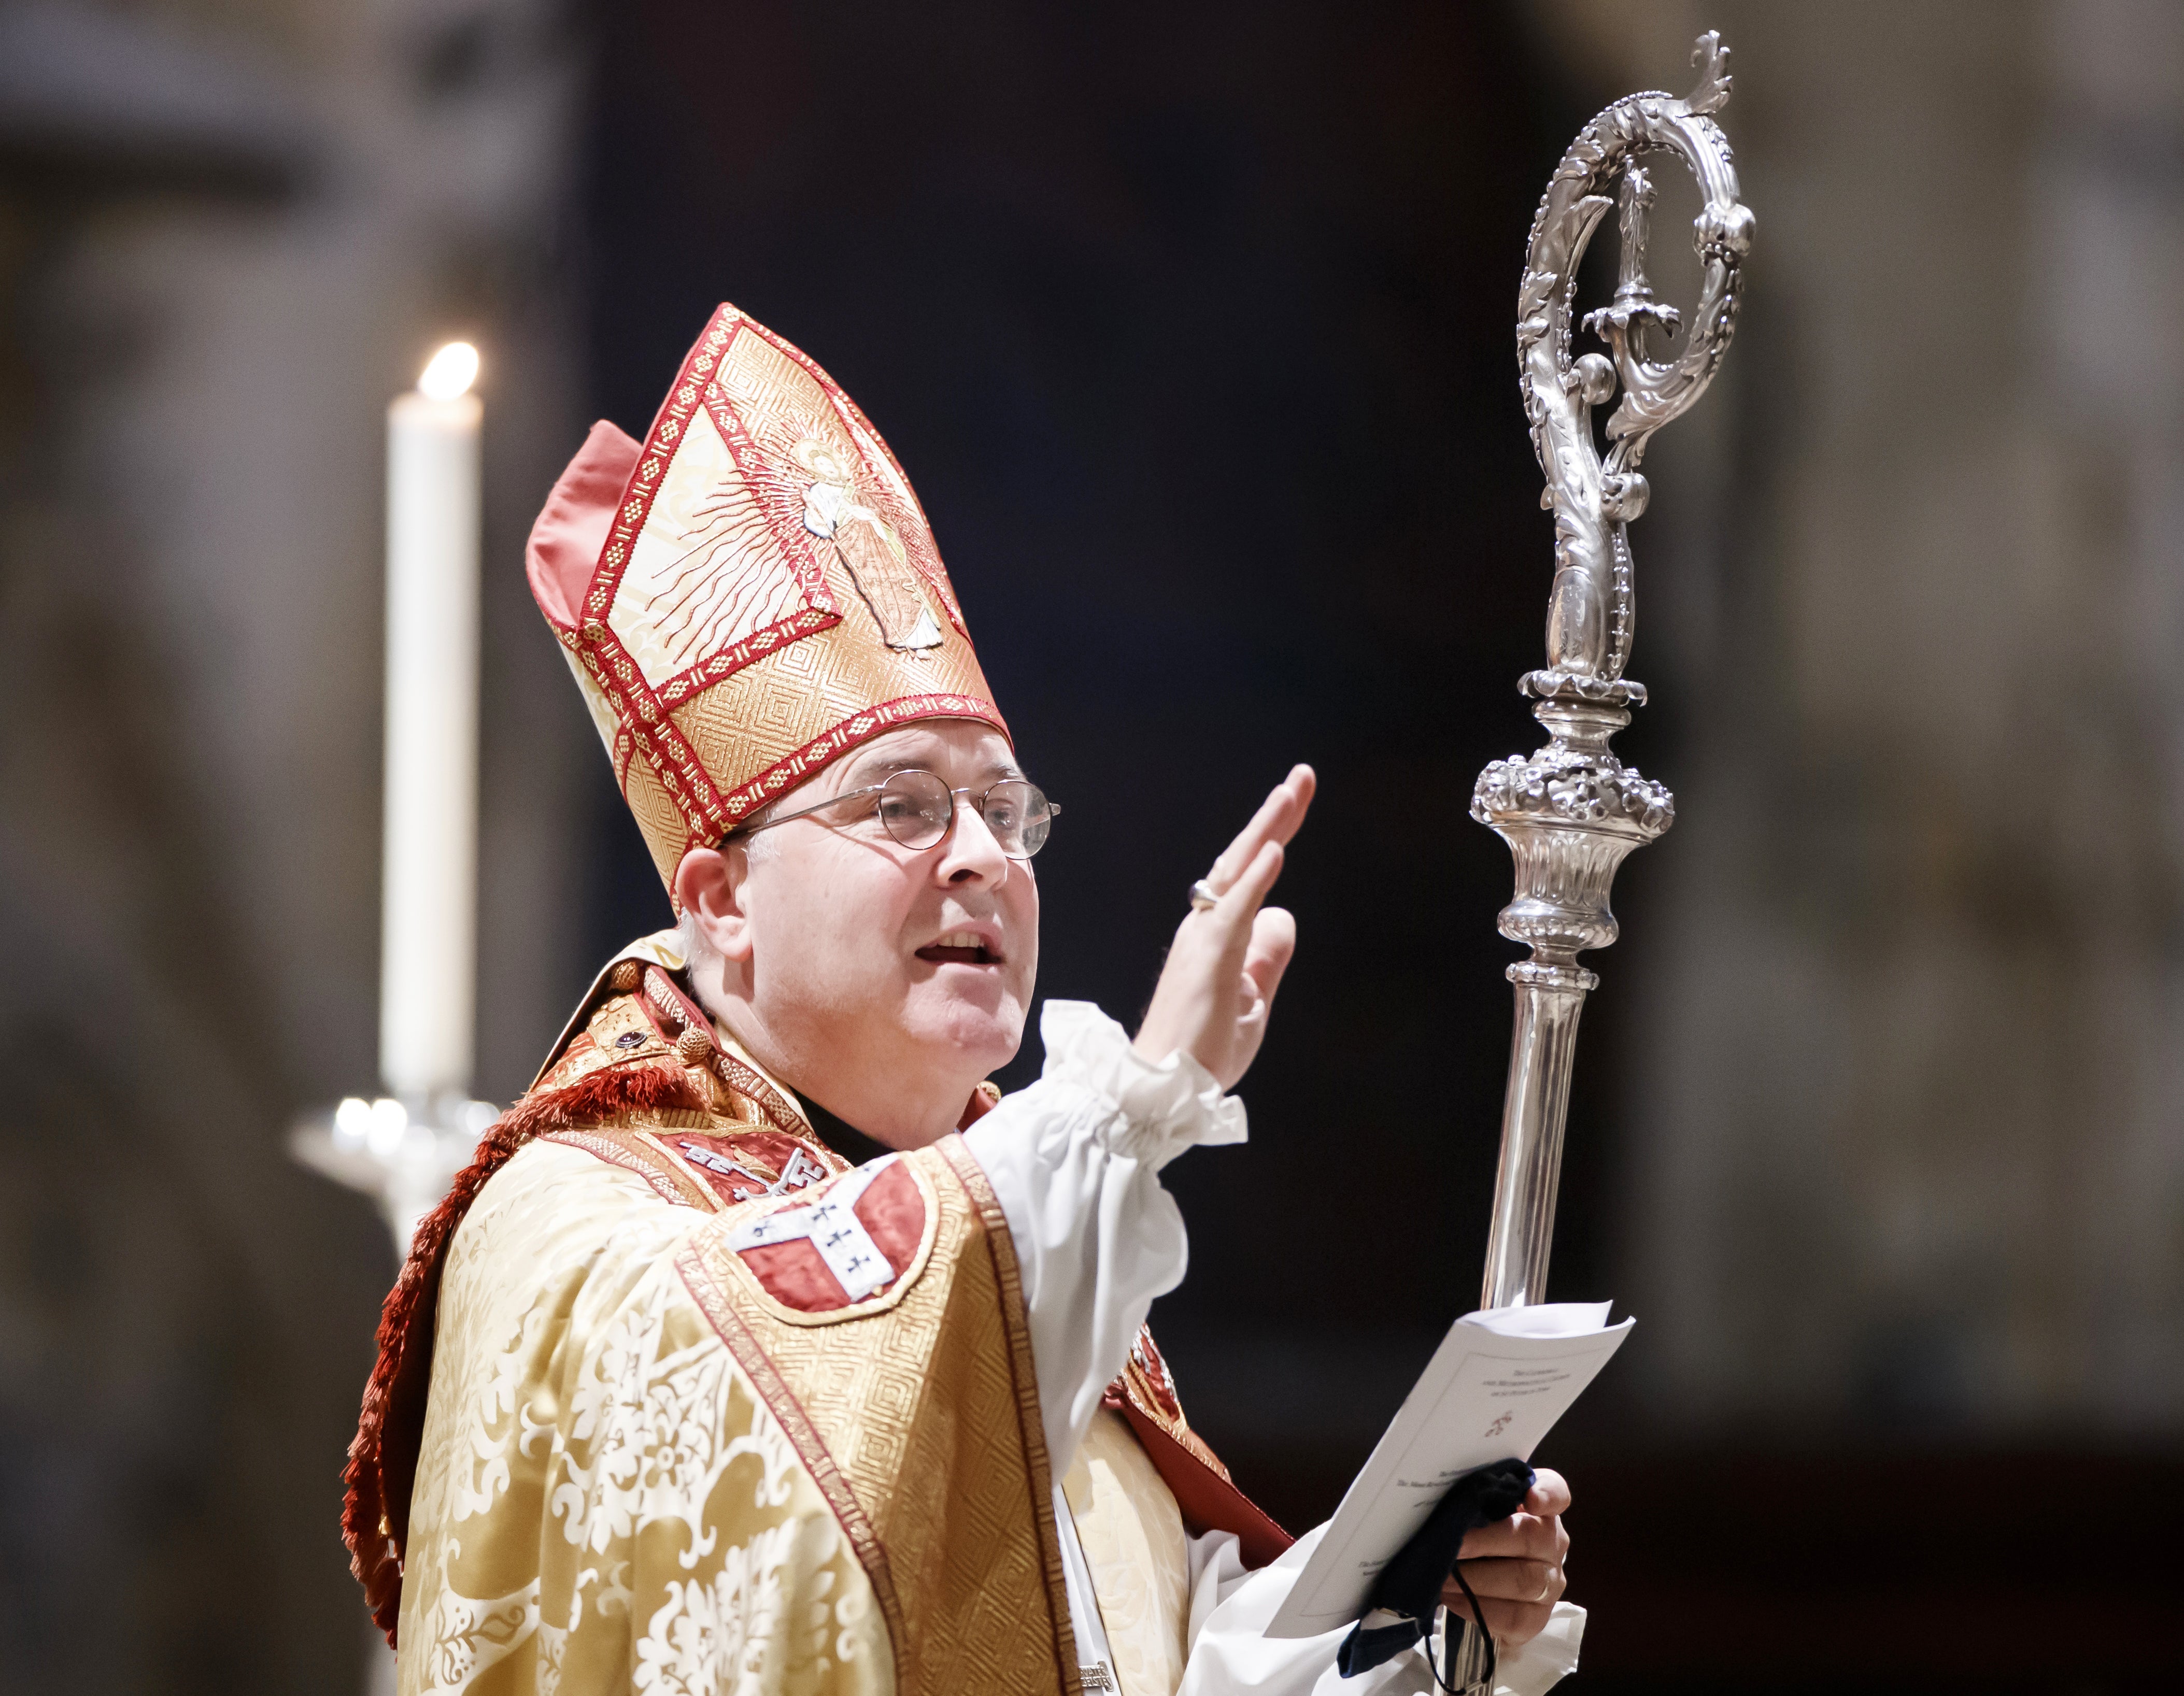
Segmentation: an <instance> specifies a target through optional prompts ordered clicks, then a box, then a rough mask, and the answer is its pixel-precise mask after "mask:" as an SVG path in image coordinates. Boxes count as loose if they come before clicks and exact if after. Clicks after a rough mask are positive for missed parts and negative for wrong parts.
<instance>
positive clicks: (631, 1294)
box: [398, 972, 1076, 1696]
mask: <svg viewBox="0 0 2184 1696" xmlns="http://www.w3.org/2000/svg"><path fill="white" fill-rule="evenodd" d="M646 979H647V982H646V984H645V987H646V988H647V989H648V990H651V989H654V988H657V989H659V990H660V991H662V992H664V993H661V994H660V995H658V996H657V997H656V998H654V999H655V1001H664V1002H666V1003H667V1004H669V1005H670V1006H673V1005H674V1004H675V1003H676V1002H677V1001H683V999H684V998H682V997H681V996H680V995H679V994H678V993H676V991H677V986H674V985H673V984H672V983H671V981H666V980H665V978H664V975H662V974H660V973H657V972H648V973H647V974H646ZM655 980H657V981H655ZM684 1004H685V1005H687V1002H685V1003H684ZM663 1024H665V1025H668V1026H671V1025H672V1020H663V1019H662V1018H661V1017H660V1015H659V1009H658V1007H657V1005H654V1004H648V1002H647V997H646V996H644V995H617V996H612V997H610V998H609V999H608V1000H607V1001H606V1002H605V1003H604V1004H603V1005H601V1006H600V1007H599V1009H597V1010H596V1011H595V1012H594V1013H593V1015H592V1016H591V1017H590V1019H589V1020H588V1021H586V1024H585V1028H584V1030H583V1031H582V1033H581V1034H580V1035H579V1036H578V1037H577V1040H576V1041H575V1042H573V1043H571V1045H570V1047H569V1048H568V1050H567V1051H566V1052H565V1055H564V1057H563V1059H561V1060H560V1061H558V1062H557V1063H556V1065H554V1067H552V1068H549V1072H548V1074H547V1075H546V1076H545V1077H543V1079H542V1080H541V1088H542V1089H543V1090H548V1091H550V1090H552V1089H554V1088H555V1087H564V1088H565V1087H569V1085H570V1084H571V1082H578V1081H582V1080H586V1079H589V1078H592V1077H593V1076H595V1075H596V1074H598V1073H599V1072H601V1071H602V1070H608V1069H627V1068H632V1067H637V1066H642V1065H647V1064H650V1065H655V1066H657V1065H660V1064H661V1063H662V1062H663V1061H665V1060H675V1061H679V1060H681V1059H682V1058H683V1056H684V1054H686V1053H688V1051H689V1050H691V1049H693V1048H695V1047H696V1046H697V1045H696V1044H695V1043H688V1042H686V1043H683V1047H682V1050H680V1051H677V1050H674V1049H673V1047H672V1045H671V1044H670V1043H668V1042H667V1041H666V1031H664V1030H662V1029H661V1028H660V1027H661V1026H662V1025H663ZM695 1028H697V1027H696V1026H694V1025H686V1026H684V1027H683V1032H682V1033H679V1034H687V1033H688V1031H690V1030H692V1029H695ZM709 1034H712V1035H714V1036H715V1037H716V1041H717V1033H710V1032H709ZM632 1038H634V1039H635V1040H633V1041H632V1040H631V1039H632ZM703 1061H704V1065H705V1070H708V1072H709V1073H710V1075H711V1079H712V1082H713V1083H714V1084H715V1085H716V1086H717V1085H718V1084H719V1083H720V1082H721V1079H722V1077H724V1076H736V1077H738V1081H739V1082H742V1083H743V1084H744V1085H745V1086H746V1087H748V1088H749V1090H750V1091H751V1093H748V1094H746V1093H743V1091H741V1090H736V1091H733V1092H729V1091H716V1095H715V1097H714V1098H713V1099H712V1100H711V1101H710V1104H709V1105H710V1108H712V1109H721V1110H697V1109H672V1108H671V1109H665V1110H661V1109H653V1110H649V1111H640V1112H636V1113H632V1114H627V1115H619V1117H620V1119H621V1122H613V1120H608V1121H606V1122H601V1123H598V1124H594V1125H591V1126H586V1127H584V1128H581V1129H570V1130H566V1131H561V1132H554V1133H551V1134H549V1135H546V1136H544V1137H540V1138H538V1139H537V1140H535V1141H533V1142H532V1143H529V1144H527V1145H526V1146H525V1147H524V1148H521V1150H520V1151H519V1152H518V1153H516V1154H515V1155H514V1156H513V1157H512V1158H510V1159H508V1160H507V1162H506V1164H505V1165H504V1166H502V1167H501V1168H500V1170H499V1171H498V1172H497V1173H495V1174H494V1175H493V1177H492V1179H491V1180H490V1182H487V1183H486V1185H485V1186H484V1187H483V1188H482V1190H480V1191H479V1193H478V1194H477V1196H476V1200H475V1202H474V1203H473V1204H471V1207H470V1208H469V1210H468V1213H467V1215H466V1216H465V1218H464V1220H463V1221H462V1223H461V1225H460V1227H459V1228H458V1229H456V1230H455V1232H454V1235H453V1237H452V1238H451V1239H450V1241H449V1243H448V1249H447V1253H446V1258H445V1260H444V1263H443V1267H442V1270H441V1274H440V1276H441V1283H440V1289H439V1297H438V1303H437V1328H436V1335H435V1337H434V1343H433V1348H434V1353H433V1359H432V1393H431V1398H430V1401H429V1404H428V1409H427V1412H426V1417H425V1420H424V1424H423V1430H422V1434H421V1443H420V1447H419V1454H418V1460H417V1466H416V1472H415V1485H414V1487H413V1490H412V1493H411V1495H410V1498H409V1514H408V1521H407V1525H408V1538H407V1546H406V1551H405V1555H406V1558H405V1560H404V1565H403V1569H402V1576H401V1599H400V1615H399V1632H398V1637H399V1645H400V1647H399V1654H400V1684H401V1688H402V1689H403V1690H404V1693H422V1692H428V1691H429V1692H457V1691H460V1692H476V1693H478V1696H488V1693H497V1692H511V1693H513V1692H532V1691H538V1692H552V1691H558V1690H561V1689H567V1690H571V1691H586V1692H591V1691H600V1690H619V1689H622V1688H630V1689H633V1690H637V1691H642V1692H648V1693H650V1692H658V1693H683V1692H690V1693H696V1692H701V1691H702V1692H709V1693H710V1692H715V1691H730V1690H734V1691H743V1690H749V1691H753V1692H767V1693H772V1692H776V1691H779V1692H797V1693H802V1692H843V1693H865V1692H872V1693H883V1692H888V1691H893V1690H898V1689H899V1690H902V1691H905V1692H907V1691H933V1692H942V1691H946V1692H979V1691H993V1692H1004V1691H1006V1692H1017V1691H1037V1690H1053V1691H1060V1690H1065V1689H1067V1690H1073V1689H1074V1688H1075V1685H1076V1680H1075V1659H1074V1652H1073V1647H1072V1645H1071V1642H1070V1632H1069V1624H1068V1610H1067V1599H1066V1597H1065V1595H1064V1593H1063V1590H1062V1586H1061V1568H1060V1563H1059V1556H1058V1551H1057V1548H1056V1541H1055V1528H1054V1524H1053V1519H1052V1512H1051V1507H1050V1502H1051V1493H1050V1483H1049V1475H1048V1472H1047V1468H1046V1459H1045V1451H1044V1439H1043V1437H1042V1436H1041V1431H1040V1424H1039V1407H1038V1398H1037V1389H1036V1385H1035V1382H1034V1379H1033V1376H1032V1365H1031V1358H1030V1352H1029V1344H1028V1337H1027V1333H1026V1332H1025V1329H1024V1326H1023V1314H1022V1296H1021V1293H1020V1291H1019V1290H1018V1289H1017V1287H1016V1285H1015V1276H1016V1274H1015V1264H1014V1259H1013V1253H1012V1250H1011V1245H1010V1241H1009V1237H1008V1232H1007V1228H1006V1223H1005V1222H1004V1221H1002V1219H1001V1217H1000V1211H999V1208H998V1205H997V1204H996V1203H995V1200H994V1198H993V1196H992V1194H991V1192H990V1190H989V1189H988V1187H987V1186H986V1184H985V1181H984V1177H983V1173H982V1172H981V1171H979V1169H978V1165H977V1163H976V1161H975V1160H974V1159H972V1158H971V1156H970V1155H969V1154H968V1153H967V1150H966V1149H965V1148H963V1146H962V1144H961V1140H960V1139H959V1138H955V1137H950V1138H949V1139H946V1140H945V1141H944V1142H943V1143H940V1144H938V1145H935V1146H934V1147H933V1148H928V1149H922V1150H919V1151H917V1152H916V1153H914V1154H907V1155H904V1156H901V1157H899V1159H897V1160H895V1161H893V1162H890V1163H889V1167H890V1168H891V1171H890V1172H889V1175H888V1176H890V1177H895V1178H896V1179H897V1182H894V1191H895V1192H896V1193H895V1195H894V1200H893V1202H892V1203H891V1205H892V1208H893V1213H894V1218H893V1221H892V1223H890V1222H889V1220H888V1219H887V1218H886V1217H884V1216H882V1215H874V1218H875V1219H877V1222H876V1223H871V1225H870V1232H871V1239H872V1242H873V1243H875V1244H877V1245H880V1246H883V1247H884V1248H886V1249H887V1250H889V1254H890V1256H891V1265H890V1269H891V1270H892V1271H894V1273H895V1274H896V1275H895V1276H893V1277H892V1278H890V1279H889V1280H888V1281H887V1282H885V1283H884V1284H883V1285H882V1286H880V1287H877V1289H876V1290H874V1291H873V1292H872V1293H861V1294H859V1295H858V1296H857V1298H855V1299H851V1300H846V1301H844V1300H842V1299H841V1298H842V1297H844V1295H845V1294H847V1293H848V1292H847V1291H846V1290H845V1289H844V1287H843V1286H842V1285H841V1284H840V1283H839V1282H835V1283H833V1285H832V1286H831V1287H827V1288H826V1289H823V1290H821V1291H819V1292H818V1293H816V1295H815V1293H814V1292H815V1285H824V1284H825V1282H826V1274H825V1272H824V1271H823V1269H822V1264H823V1263H822V1262H821V1261H820V1260H819V1259H818V1257H817V1256H816V1254H814V1253H812V1252H811V1251H810V1250H809V1249H808V1248H806V1252H805V1258H804V1263H803V1264H802V1265H794V1264H787V1265H784V1263H783V1261H782V1259H780V1256H779V1252H778V1248H775V1249H774V1250H773V1251H772V1253H773V1254H774V1258H773V1259H770V1260H769V1259H766V1258H765V1255H766V1252H768V1251H766V1249H764V1248H751V1249H745V1250H739V1249H738V1247H737V1244H738V1242H739V1241H740V1240H741V1238H740V1237H739V1235H738V1233H739V1232H748V1231H749V1227H750V1226H751V1224H752V1223H753V1221H756V1220H759V1219H762V1218H764V1217H765V1216H766V1215H769V1214H782V1215H796V1214H797V1211H798V1209H804V1210H805V1212H809V1211H810V1209H811V1205H812V1204H813V1202H814V1200H815V1198H816V1199H817V1200H820V1201H822V1202H823V1201H824V1200H825V1198H827V1193H828V1192H829V1190H830V1189H833V1188H834V1187H837V1186H838V1183H839V1182H841V1181H842V1180H843V1179H844V1176H845V1174H844V1163H843V1162H842V1161H841V1160H840V1159H838V1157H836V1156H834V1155H833V1154H831V1153H830V1152H829V1151H827V1150H826V1149H825V1148H823V1147H822V1145H819V1144H818V1143H816V1141H811V1140H807V1139H806V1138H805V1137H799V1136H794V1135H793V1134H783V1132H782V1131H781V1130H780V1129H779V1128H778V1121H779V1120H782V1119H783V1118H788V1119H789V1121H790V1122H791V1123H796V1122H797V1121H796V1120H795V1119H794V1117H793V1116H792V1115H794V1108H793V1106H791V1105H790V1104H789V1102H788V1098H786V1096H785V1093H783V1092H779V1091H777V1090H775V1089H774V1088H772V1087H771V1085H770V1083H769V1082H768V1081H767V1080H766V1079H765V1078H764V1076H763V1074H761V1073H758V1072H757V1071H756V1069H755V1067H751V1066H749V1062H748V1061H747V1060H746V1059H744V1057H743V1056H741V1055H740V1054H735V1053H734V1052H733V1051H732V1050H728V1049H726V1048H721V1049H719V1050H717V1051H716V1052H712V1053H709V1054H705V1056H703ZM534 1093H536V1092H534ZM730 1093H733V1096H734V1097H735V1098H734V1099H733V1100H727V1099H721V1098H719V1097H720V1096H722V1095H727V1094H730ZM799 1128H800V1127H799ZM865 1170H866V1171H869V1170H870V1169H869V1168H868V1169H865ZM850 1176H854V1175H850ZM883 1182H885V1179H883V1180H881V1181H877V1182H872V1183H871V1184H870V1185H869V1186H868V1187H867V1188H866V1192H865V1194H866V1196H867V1197H869V1196H872V1195H873V1194H875V1193H877V1192H879V1191H880V1190H881V1189H882V1184H883ZM861 1210H862V1204H860V1211H861ZM905 1221H908V1223H907V1224H905ZM781 1246H785V1247H787V1248H805V1244H804V1243H801V1242H799V1241H791V1242H790V1243H787V1244H786V1245H781ZM830 1298H831V1301H830Z"/></svg>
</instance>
